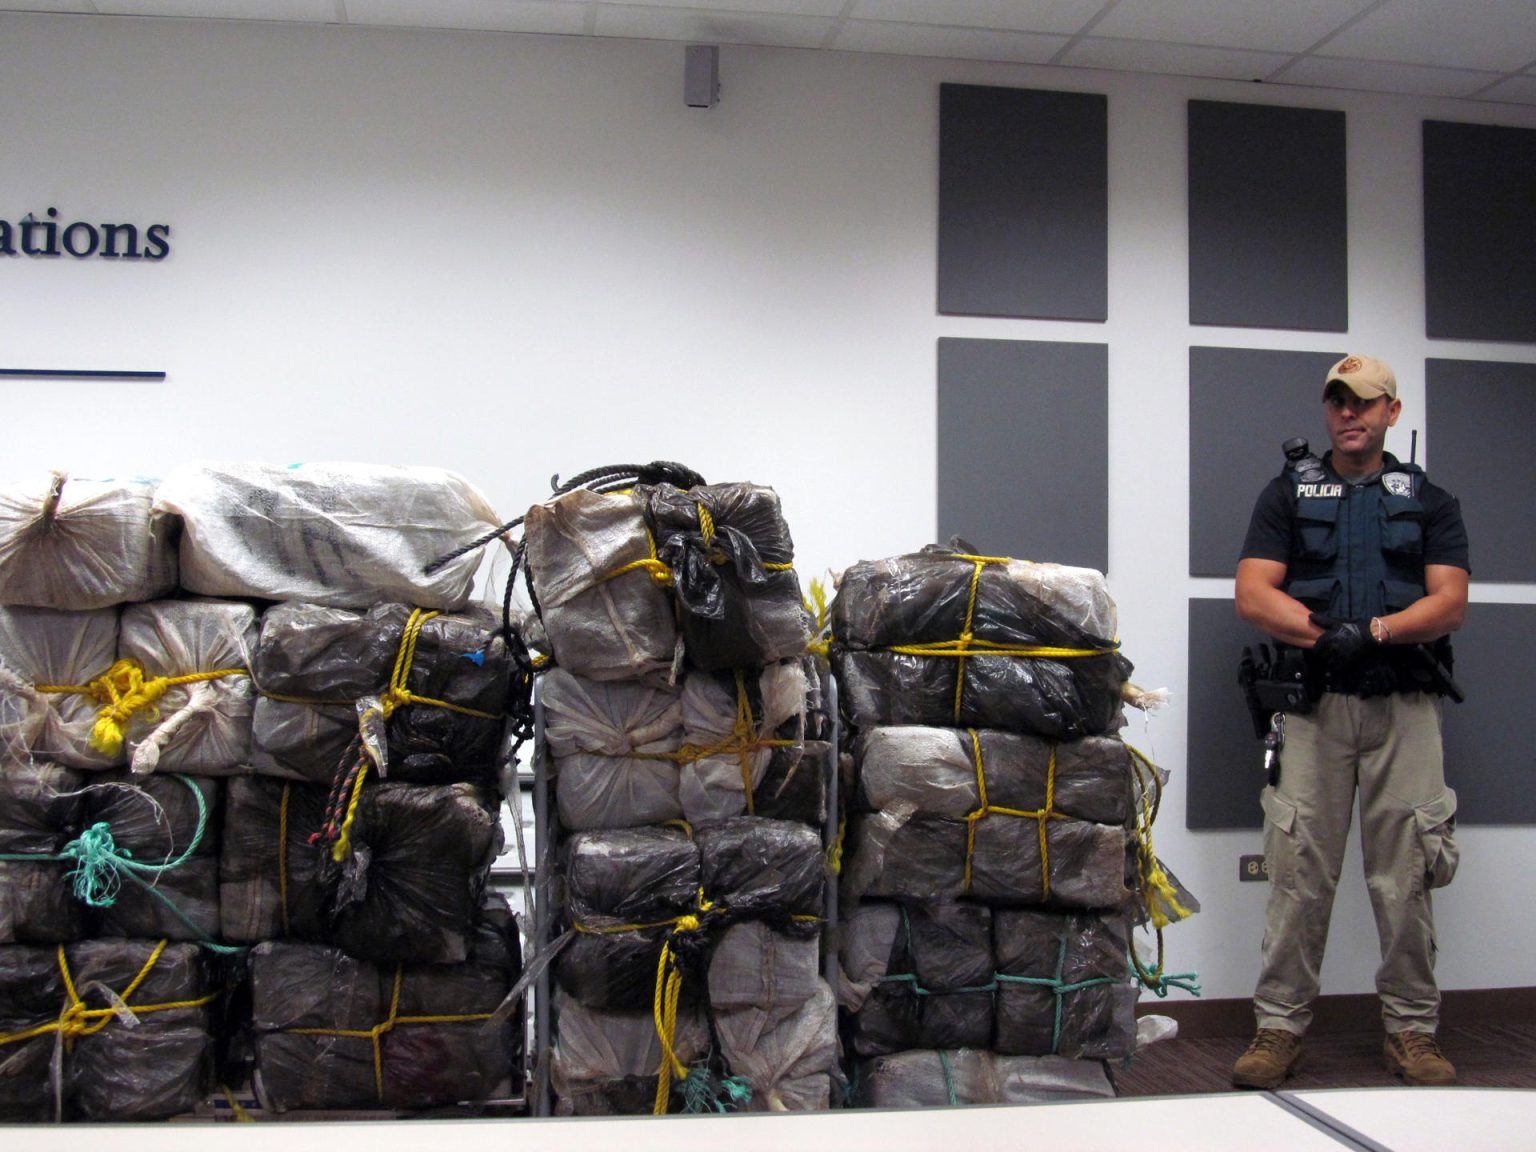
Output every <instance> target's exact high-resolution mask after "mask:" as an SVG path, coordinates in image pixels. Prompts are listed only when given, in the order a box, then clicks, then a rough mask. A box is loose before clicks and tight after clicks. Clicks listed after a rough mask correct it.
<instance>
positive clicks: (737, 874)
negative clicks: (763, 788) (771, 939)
mask: <svg viewBox="0 0 1536 1152" xmlns="http://www.w3.org/2000/svg"><path fill="white" fill-rule="evenodd" d="M694 838H695V840H697V842H698V846H699V855H700V861H701V867H700V875H701V881H702V884H703V890H704V897H705V899H706V900H708V901H709V902H710V904H711V905H713V906H714V907H715V908H717V909H719V910H722V914H723V915H724V917H726V919H727V920H728V921H729V922H735V921H739V920H762V921H764V922H766V923H768V924H770V925H772V926H773V927H775V928H777V929H779V930H780V931H782V932H787V933H790V934H791V935H798V936H815V935H819V933H820V931H821V918H822V913H823V910H824V902H825V898H826V860H825V858H824V856H823V853H822V847H821V837H820V835H819V834H818V832H817V831H816V830H814V829H812V828H809V827H807V826H806V825H804V824H800V823H796V822H795V821H791V820H769V819H766V818H761V817H753V816H739V817H736V818H735V819H732V820H722V821H721V822H720V823H718V824H708V825H705V826H704V827H702V828H700V829H698V831H697V832H696V833H695V837H694Z"/></svg>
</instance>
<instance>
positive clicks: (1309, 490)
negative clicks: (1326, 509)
mask: <svg viewBox="0 0 1536 1152" xmlns="http://www.w3.org/2000/svg"><path fill="white" fill-rule="evenodd" d="M1343 495H1344V485H1342V484H1298V485H1296V499H1298V500H1301V499H1304V498H1314V499H1316V498H1322V499H1328V498H1330V497H1332V498H1334V499H1337V498H1339V497H1341V496H1343Z"/></svg>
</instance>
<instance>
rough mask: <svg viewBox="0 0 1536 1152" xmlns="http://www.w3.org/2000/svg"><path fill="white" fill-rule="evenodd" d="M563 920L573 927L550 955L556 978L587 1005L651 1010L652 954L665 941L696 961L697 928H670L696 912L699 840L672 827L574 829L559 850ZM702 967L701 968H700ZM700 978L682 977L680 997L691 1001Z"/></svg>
mask: <svg viewBox="0 0 1536 1152" xmlns="http://www.w3.org/2000/svg"><path fill="white" fill-rule="evenodd" d="M561 857H562V860H561V872H562V875H563V879H564V887H565V919H566V923H567V926H568V927H569V928H570V929H572V930H573V931H574V932H575V936H574V937H573V939H572V940H571V942H570V944H569V945H568V946H567V947H566V948H565V950H564V951H563V952H561V953H560V955H559V956H558V957H557V958H556V960H555V976H556V979H557V980H558V981H559V983H560V986H561V987H562V988H564V989H565V991H566V992H567V993H569V994H570V996H571V997H572V998H573V999H575V1000H577V1001H578V1002H580V1003H581V1004H583V1005H585V1006H586V1007H589V1008H600V1009H606V1010H615V1011H638V1010H642V1009H646V1010H648V1009H650V1008H651V1007H652V1005H653V1003H654V1000H655V991H656V968H657V960H658V957H659V956H660V954H661V950H662V948H663V947H664V945H665V943H666V942H667V940H668V939H669V938H670V939H674V940H675V941H676V943H677V945H678V947H679V948H680V949H681V955H680V960H681V961H682V962H683V963H684V965H685V966H691V967H698V966H700V965H701V964H702V956H701V955H700V954H699V953H700V951H701V949H702V944H703V939H702V935H701V934H700V933H698V932H693V931H688V932H675V931H674V930H675V929H676V928H677V927H678V926H679V921H680V920H681V919H682V918H683V917H687V916H693V915H696V914H697V913H698V912H699V911H700V908H699V886H700V882H701V874H700V851H699V845H698V844H695V843H694V841H693V840H691V839H689V837H688V836H687V834H686V833H684V832H683V831H682V830H680V829H677V828H670V827H667V828H661V827H649V828H626V829H619V830H614V831H604V832H579V833H577V834H576V835H574V836H572V837H570V839H569V840H567V841H566V843H565V844H564V845H563V846H562V848H561ZM700 970H701V969H700ZM700 984H701V981H700V980H699V979H698V978H697V974H696V973H695V974H694V975H693V978H689V976H688V975H685V977H684V980H683V984H682V995H683V997H684V999H685V1001H695V1000H697V999H698V997H699V995H700Z"/></svg>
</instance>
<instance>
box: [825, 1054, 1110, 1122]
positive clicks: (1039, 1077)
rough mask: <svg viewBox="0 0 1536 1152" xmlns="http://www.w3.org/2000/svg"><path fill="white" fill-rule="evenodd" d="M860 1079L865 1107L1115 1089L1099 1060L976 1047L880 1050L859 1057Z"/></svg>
mask: <svg viewBox="0 0 1536 1152" xmlns="http://www.w3.org/2000/svg"><path fill="white" fill-rule="evenodd" d="M854 1081H855V1085H856V1092H855V1094H854V1103H855V1104H856V1105H858V1106H859V1107H861V1108H941V1107H945V1106H946V1105H956V1104H1047V1103H1054V1102H1068V1101H1073V1100H1095V1099H1105V1100H1107V1099H1112V1098H1113V1097H1114V1095H1115V1089H1114V1085H1113V1084H1111V1083H1110V1081H1109V1076H1108V1074H1107V1073H1106V1072H1105V1070H1104V1065H1103V1064H1102V1063H1100V1062H1099V1061H1097V1060H1068V1059H1067V1058H1066V1057H1063V1056H1002V1055H998V1054H996V1053H993V1052H984V1051H978V1050H976V1049H957V1050H937V1051H935V1050H923V1051H911V1052H897V1053H894V1054H892V1055H889V1056H876V1057H874V1058H873V1059H870V1060H863V1061H860V1062H859V1064H858V1065H857V1067H856V1069H855V1075H854Z"/></svg>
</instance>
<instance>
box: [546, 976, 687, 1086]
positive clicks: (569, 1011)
mask: <svg viewBox="0 0 1536 1152" xmlns="http://www.w3.org/2000/svg"><path fill="white" fill-rule="evenodd" d="M554 1009H555V1019H556V1021H557V1027H556V1031H555V1044H554V1058H553V1060H552V1061H551V1081H552V1084H553V1087H554V1094H555V1112H556V1114H557V1115H560V1116H635V1115H645V1114H647V1113H650V1112H651V1111H652V1110H653V1109H654V1108H655V1103H656V1086H657V1080H658V1072H659V1069H660V1068H661V1063H662V1058H663V1056H662V1047H661V1038H660V1036H658V1035H657V1032H656V1019H655V1016H654V1015H653V1014H652V1012H651V1011H650V1009H649V1008H646V1009H645V1010H640V1011H632V1012H615V1011H609V1010H602V1009H596V1008H589V1007H586V1006H584V1005H582V1004H580V1003H578V1002H577V1001H576V1000H574V999H572V998H571V997H570V996H568V995H566V994H565V993H563V992H557V993H556V994H555V1002H554ZM671 1044H672V1050H673V1052H674V1053H675V1054H676V1055H677V1058H678V1060H679V1061H681V1062H682V1063H683V1064H684V1065H685V1066H686V1065H691V1064H693V1063H694V1062H695V1061H698V1060H700V1059H701V1058H703V1057H704V1056H705V1055H706V1054H707V1053H708V1051H709V1045H710V1034H709V1022H708V1020H707V1019H706V1018H705V1016H704V1012H703V1009H702V1008H700V1007H699V1006H697V1005H684V1006H683V1007H681V1008H680V1009H679V1011H678V1014H677V1027H676V1029H675V1031H674V1032H673V1035H672V1037H671ZM674 1087H675V1084H674ZM678 1097H679V1094H678V1093H675V1092H674V1093H672V1094H671V1097H670V1098H669V1101H668V1108H669V1110H673V1111H676V1110H677V1109H678V1107H679V1106H680V1104H681V1101H680V1100H679V1098H678Z"/></svg>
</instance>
